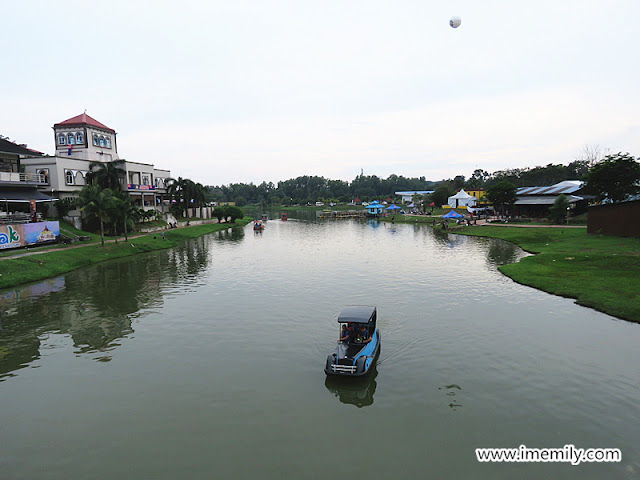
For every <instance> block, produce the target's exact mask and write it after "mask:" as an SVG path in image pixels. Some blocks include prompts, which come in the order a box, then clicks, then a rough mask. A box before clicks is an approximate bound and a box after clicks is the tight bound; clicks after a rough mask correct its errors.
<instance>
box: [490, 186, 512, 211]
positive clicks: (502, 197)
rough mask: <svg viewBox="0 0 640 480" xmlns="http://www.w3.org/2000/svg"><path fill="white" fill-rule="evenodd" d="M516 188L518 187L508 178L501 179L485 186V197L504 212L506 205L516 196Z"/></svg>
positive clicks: (510, 203)
mask: <svg viewBox="0 0 640 480" xmlns="http://www.w3.org/2000/svg"><path fill="white" fill-rule="evenodd" d="M517 190H518V188H517V187H516V186H515V185H514V184H513V183H511V182H510V181H509V180H501V181H500V182H498V183H496V184H495V185H492V186H491V187H489V188H487V191H486V193H485V197H487V200H489V201H490V202H491V203H492V204H493V206H494V208H498V209H500V210H502V211H503V212H504V211H505V209H506V207H507V206H508V205H512V204H513V203H515V201H516V199H517V198H518V197H517V195H516V191H517ZM500 207H502V208H500Z"/></svg>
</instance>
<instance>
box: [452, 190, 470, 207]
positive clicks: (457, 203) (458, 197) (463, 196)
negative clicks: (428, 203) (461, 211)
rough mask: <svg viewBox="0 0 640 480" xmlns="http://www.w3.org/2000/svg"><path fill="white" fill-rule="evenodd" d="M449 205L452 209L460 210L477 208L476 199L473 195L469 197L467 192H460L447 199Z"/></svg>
mask: <svg viewBox="0 0 640 480" xmlns="http://www.w3.org/2000/svg"><path fill="white" fill-rule="evenodd" d="M447 203H448V204H449V206H450V207H451V208H459V207H475V206H476V197H474V196H473V195H469V194H468V193H467V192H465V191H464V189H463V190H460V191H459V192H458V193H456V194H455V195H453V196H451V197H449V198H448V199H447Z"/></svg>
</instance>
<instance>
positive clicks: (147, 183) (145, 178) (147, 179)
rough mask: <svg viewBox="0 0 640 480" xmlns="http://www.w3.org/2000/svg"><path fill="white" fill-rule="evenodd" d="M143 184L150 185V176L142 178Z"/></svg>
mask: <svg viewBox="0 0 640 480" xmlns="http://www.w3.org/2000/svg"><path fill="white" fill-rule="evenodd" d="M142 184H143V185H149V176H148V175H143V176H142Z"/></svg>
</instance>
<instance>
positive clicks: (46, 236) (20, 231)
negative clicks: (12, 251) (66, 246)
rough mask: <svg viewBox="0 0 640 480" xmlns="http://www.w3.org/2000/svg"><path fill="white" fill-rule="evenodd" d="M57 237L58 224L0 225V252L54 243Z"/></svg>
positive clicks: (58, 232)
mask: <svg viewBox="0 0 640 480" xmlns="http://www.w3.org/2000/svg"><path fill="white" fill-rule="evenodd" d="M59 236H60V222H36V223H16V224H13V225H0V250H3V249H7V248H19V247H24V246H27V245H38V244H43V243H49V242H55V241H56V240H57V239H58V237H59Z"/></svg>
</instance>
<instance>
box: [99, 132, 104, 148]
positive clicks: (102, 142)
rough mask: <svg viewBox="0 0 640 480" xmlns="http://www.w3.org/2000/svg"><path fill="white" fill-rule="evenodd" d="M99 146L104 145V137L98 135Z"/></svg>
mask: <svg viewBox="0 0 640 480" xmlns="http://www.w3.org/2000/svg"><path fill="white" fill-rule="evenodd" d="M100 146H101V147H104V137H103V136H102V135H100Z"/></svg>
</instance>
